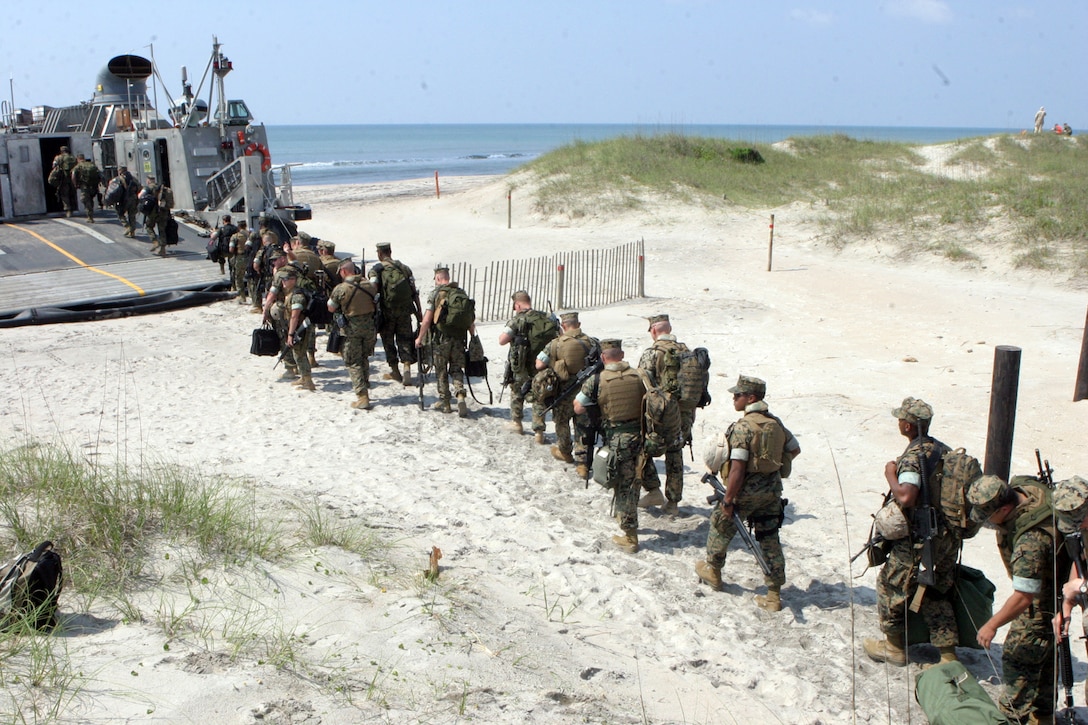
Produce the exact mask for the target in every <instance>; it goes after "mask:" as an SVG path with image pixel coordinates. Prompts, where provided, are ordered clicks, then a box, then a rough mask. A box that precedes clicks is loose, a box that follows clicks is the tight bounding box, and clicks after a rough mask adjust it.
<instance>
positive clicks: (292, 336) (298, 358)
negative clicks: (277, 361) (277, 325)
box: [273, 264, 317, 391]
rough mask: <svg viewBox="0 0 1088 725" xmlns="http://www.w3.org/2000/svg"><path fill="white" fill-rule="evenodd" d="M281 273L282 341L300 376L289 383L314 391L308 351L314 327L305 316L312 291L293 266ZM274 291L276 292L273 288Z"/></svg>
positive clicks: (313, 335) (314, 330) (312, 339)
mask: <svg viewBox="0 0 1088 725" xmlns="http://www.w3.org/2000/svg"><path fill="white" fill-rule="evenodd" d="M282 272H283V274H282V276H281V277H280V281H279V285H278V286H279V287H280V289H281V290H282V296H283V308H284V313H285V315H286V317H287V337H286V338H285V339H286V342H287V344H288V345H290V347H291V354H292V356H293V357H294V358H295V365H296V366H297V367H298V376H299V377H298V380H296V381H295V382H294V383H292V384H293V385H295V386H297V387H300V388H302V389H303V390H311V391H312V390H316V389H317V387H316V386H315V385H314V381H313V378H312V377H311V364H312V361H311V355H310V354H309V352H310V350H312V349H313V346H314V337H315V336H316V334H317V328H316V327H315V326H314V325H312V324H309V323H310V320H309V317H308V316H307V314H306V309H307V307H308V306H309V301H310V294H311V293H312V289H306V287H305V286H304V280H303V275H302V272H301V271H300V270H299V269H298V268H297V267H295V266H293V265H292V264H288V265H287V266H285V267H284V268H283V270H282ZM273 289H276V285H274V286H273Z"/></svg>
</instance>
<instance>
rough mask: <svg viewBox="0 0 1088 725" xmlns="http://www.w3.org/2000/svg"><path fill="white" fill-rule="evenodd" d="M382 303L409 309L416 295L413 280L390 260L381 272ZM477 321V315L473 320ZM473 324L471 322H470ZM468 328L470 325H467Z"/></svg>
mask: <svg viewBox="0 0 1088 725" xmlns="http://www.w3.org/2000/svg"><path fill="white" fill-rule="evenodd" d="M380 276H381V293H382V303H383V304H384V305H385V309H387V310H390V311H400V310H408V309H411V308H412V304H413V300H414V297H413V295H412V282H411V280H409V279H408V275H406V274H405V273H404V270H403V269H401V267H400V265H399V264H395V263H393V262H390V263H389V264H382V272H381V275H380ZM475 321H476V318H475V316H474V317H473V322H475ZM469 324H470V325H471V323H469ZM465 329H466V330H467V329H468V326H466V327H465Z"/></svg>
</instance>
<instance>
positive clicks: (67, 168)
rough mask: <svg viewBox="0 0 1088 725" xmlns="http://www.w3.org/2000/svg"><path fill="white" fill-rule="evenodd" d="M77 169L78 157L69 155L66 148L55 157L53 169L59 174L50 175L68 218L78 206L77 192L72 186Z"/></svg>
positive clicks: (58, 199)
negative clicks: (73, 174) (74, 171)
mask: <svg viewBox="0 0 1088 725" xmlns="http://www.w3.org/2000/svg"><path fill="white" fill-rule="evenodd" d="M75 167H76V157H75V156H72V154H70V153H68V147H67V146H65V147H63V148H61V151H60V153H59V154H57V155H56V156H54V157H53V169H54V171H56V172H59V173H56V174H53V173H50V175H49V178H50V182H49V183H50V184H53V188H54V189H56V191H57V201H59V202H60V203H61V206H63V207H64V211H65V212H66V213H67V214H68V216H72V210H73V209H74V208H75V206H76V198H75V195H76V190H75V187H73V186H72V169H74V168H75ZM54 180H55V183H54Z"/></svg>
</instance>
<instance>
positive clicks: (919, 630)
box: [907, 564, 997, 649]
mask: <svg viewBox="0 0 1088 725" xmlns="http://www.w3.org/2000/svg"><path fill="white" fill-rule="evenodd" d="M996 591H997V587H995V586H994V583H993V582H992V581H990V580H989V579H987V578H986V575H985V574H983V573H982V572H981V571H979V570H978V569H974V568H972V567H969V566H964V565H963V564H956V584H955V586H954V587H953V588H952V593H951V594H950V595H949V596H951V597H952V608H953V610H955V612H956V627H957V628H958V629H959V632H960V641H959V646H960V647H970V648H971V649H982V647H980V646H979V644H978V640H977V639H976V638H977V637H978V628H979V627H981V626H982V625H984V624H986V622H988V621H989V619H990V617H992V616H993V613H994V592H996ZM923 642H929V627H928V626H926V620H925V618H924V617H923V616H922V615H921V614H920V613H918V614H916V613H914V612H908V613H907V644H908V645H910V644H921V643H923Z"/></svg>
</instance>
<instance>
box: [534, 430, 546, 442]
mask: <svg viewBox="0 0 1088 725" xmlns="http://www.w3.org/2000/svg"><path fill="white" fill-rule="evenodd" d="M533 440H534V441H536V442H537V443H538V444H539V445H544V431H542V430H538V431H537V432H536V433H535V434H534V435H533Z"/></svg>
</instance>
